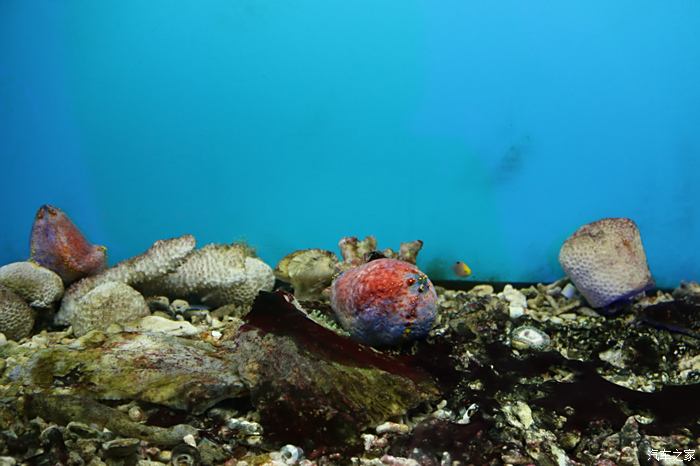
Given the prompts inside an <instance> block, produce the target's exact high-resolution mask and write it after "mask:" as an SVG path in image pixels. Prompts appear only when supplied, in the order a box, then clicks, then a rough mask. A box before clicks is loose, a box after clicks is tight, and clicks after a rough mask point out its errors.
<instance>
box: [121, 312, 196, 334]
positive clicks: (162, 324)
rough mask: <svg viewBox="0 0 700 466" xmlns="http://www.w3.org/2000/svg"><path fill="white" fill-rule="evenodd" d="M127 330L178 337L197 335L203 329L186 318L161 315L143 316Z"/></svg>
mask: <svg viewBox="0 0 700 466" xmlns="http://www.w3.org/2000/svg"><path fill="white" fill-rule="evenodd" d="M125 330H133V331H136V332H142V333H163V334H166V335H173V336H177V337H187V336H192V335H197V334H199V333H201V332H202V331H203V329H201V328H198V327H195V326H194V325H192V324H191V323H189V322H187V321H186V320H171V319H166V318H165V317H159V316H146V317H143V318H142V319H141V320H140V321H138V323H137V324H136V325H134V326H133V327H129V326H127V327H126V328H125Z"/></svg>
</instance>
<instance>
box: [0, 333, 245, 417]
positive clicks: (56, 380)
mask: <svg viewBox="0 0 700 466" xmlns="http://www.w3.org/2000/svg"><path fill="white" fill-rule="evenodd" d="M11 354H12V356H13V357H14V358H15V359H16V360H18V361H19V363H18V365H17V366H16V367H14V368H13V370H12V371H11V374H8V372H6V373H5V375H4V376H3V378H2V379H0V382H2V383H4V384H7V383H10V382H14V383H20V384H21V385H23V386H25V387H31V388H32V389H33V390H35V391H41V392H47V393H50V392H51V391H52V390H55V391H58V392H60V393H61V394H70V395H74V396H82V397H85V398H90V399H105V400H140V401H146V402H149V403H156V404H161V405H163V406H167V407H170V408H174V409H182V410H188V411H191V412H195V413H201V412H202V411H204V410H205V409H207V408H209V407H210V406H212V405H214V404H215V403H217V402H218V401H221V400H223V399H226V398H233V397H237V396H241V395H242V394H243V393H244V392H245V390H244V386H243V384H242V383H241V381H240V378H239V377H238V375H237V370H236V365H235V364H234V362H233V361H232V360H231V359H230V358H227V357H225V355H222V354H220V353H219V352H218V351H217V350H216V348H214V347H213V346H211V345H210V344H207V343H204V342H198V341H192V340H187V339H184V338H179V337H173V336H168V335H163V334H138V333H126V332H124V333H116V334H110V335H106V334H103V333H101V332H98V331H95V332H91V333H89V334H87V335H85V336H84V337H83V338H81V339H78V340H76V341H75V342H74V343H72V344H68V345H54V346H52V347H49V348H45V349H40V350H38V351H31V350H29V349H22V348H19V349H17V350H15V352H14V353H11Z"/></svg>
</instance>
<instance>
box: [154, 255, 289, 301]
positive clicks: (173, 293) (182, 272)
mask: <svg viewBox="0 0 700 466" xmlns="http://www.w3.org/2000/svg"><path fill="white" fill-rule="evenodd" d="M251 254H252V250H251V249H250V248H249V247H248V246H246V245H244V244H240V243H234V244H208V245H206V246H204V247H203V248H201V249H198V250H197V251H194V252H192V253H191V254H190V255H189V256H187V259H186V260H185V261H184V263H183V264H182V265H181V266H180V267H178V268H177V270H175V271H174V272H171V273H169V274H167V275H163V276H161V277H158V278H156V279H155V280H152V281H150V282H148V283H146V284H144V286H143V287H141V290H142V291H143V292H144V294H147V295H164V296H168V297H170V298H178V297H180V298H189V299H191V300H196V301H199V302H200V303H202V304H206V305H208V306H211V307H218V306H223V305H225V304H236V305H240V306H243V307H249V306H250V305H251V304H252V303H253V300H254V299H255V296H257V294H258V292H259V291H260V290H266V291H270V290H272V287H273V285H274V283H275V277H274V275H273V273H272V269H271V268H270V266H268V265H267V264H265V263H264V262H263V261H261V260H260V259H258V258H257V257H252V256H251Z"/></svg>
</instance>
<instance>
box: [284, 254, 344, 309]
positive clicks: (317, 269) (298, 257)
mask: <svg viewBox="0 0 700 466" xmlns="http://www.w3.org/2000/svg"><path fill="white" fill-rule="evenodd" d="M337 267H338V258H337V257H336V256H335V254H333V253H332V252H330V251H325V250H323V249H303V250H300V251H295V252H293V253H291V254H289V255H287V256H285V257H284V258H283V259H282V260H281V261H280V262H279V263H278V264H277V267H275V270H274V273H275V276H276V277H277V278H278V279H280V280H282V281H284V282H287V283H290V284H291V285H292V287H293V288H294V296H296V298H297V299H301V300H314V299H320V298H321V297H322V292H323V291H324V290H325V289H327V288H328V287H329V286H330V285H331V282H332V281H333V276H334V275H335V273H336V271H337Z"/></svg>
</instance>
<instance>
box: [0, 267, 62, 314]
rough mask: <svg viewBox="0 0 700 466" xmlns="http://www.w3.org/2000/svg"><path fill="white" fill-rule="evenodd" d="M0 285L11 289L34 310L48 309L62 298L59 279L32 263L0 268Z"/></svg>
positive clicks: (47, 270)
mask: <svg viewBox="0 0 700 466" xmlns="http://www.w3.org/2000/svg"><path fill="white" fill-rule="evenodd" d="M0 285H1V286H4V287H6V288H9V289H11V290H12V291H14V292H15V293H17V295H19V296H20V297H21V298H22V299H24V301H25V302H26V303H27V304H29V305H30V306H32V307H35V308H41V309H45V308H50V307H51V306H52V305H53V303H55V302H56V301H58V300H59V299H61V297H62V296H63V280H61V277H60V276H58V274H56V273H54V272H52V271H51V270H49V269H47V268H44V267H42V266H40V265H38V264H35V263H33V262H15V263H12V264H7V265H5V266H3V267H0Z"/></svg>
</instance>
